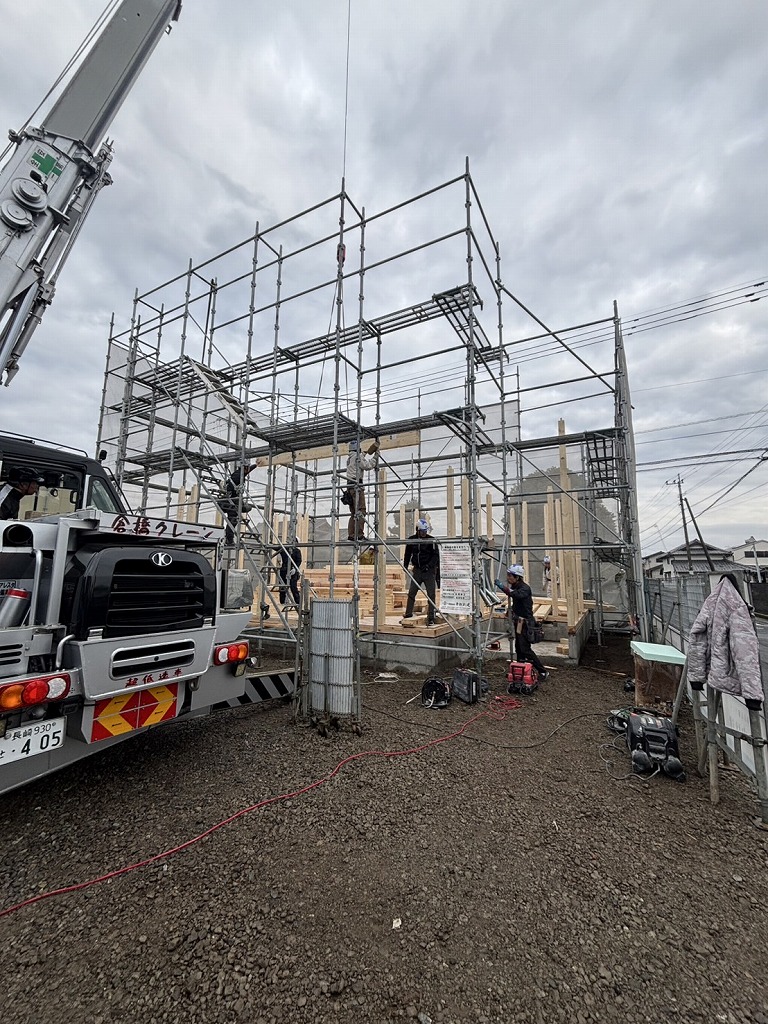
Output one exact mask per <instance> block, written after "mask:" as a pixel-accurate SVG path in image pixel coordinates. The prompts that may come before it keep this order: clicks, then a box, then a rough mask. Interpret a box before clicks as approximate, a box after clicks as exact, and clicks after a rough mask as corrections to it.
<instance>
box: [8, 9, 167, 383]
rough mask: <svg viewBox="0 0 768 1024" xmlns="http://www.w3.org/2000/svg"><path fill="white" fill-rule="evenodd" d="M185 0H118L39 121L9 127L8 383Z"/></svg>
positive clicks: (47, 302) (106, 176)
mask: <svg viewBox="0 0 768 1024" xmlns="http://www.w3.org/2000/svg"><path fill="white" fill-rule="evenodd" d="M180 10H181V0H123V2H122V3H121V4H120V6H119V7H118V8H117V10H116V11H115V13H114V14H113V16H112V17H111V18H110V20H109V22H108V23H107V25H106V26H105V28H104V30H103V31H102V33H101V35H100V36H99V38H98V39H97V40H96V42H95V43H94V44H93V46H92V47H91V49H90V51H89V52H88V54H87V56H86V57H85V59H84V61H83V63H82V64H81V65H80V67H79V68H78V70H77V72H76V73H75V74H74V75H73V77H72V78H71V80H70V81H69V83H68V85H67V86H66V88H65V90H64V92H63V93H62V94H61V96H60V97H59V99H58V100H57V101H56V103H55V104H54V105H53V107H52V108H51V110H50V111H49V113H48V115H47V116H46V118H45V121H44V124H43V126H42V127H40V128H26V129H24V130H23V131H21V132H18V133H14V132H12V133H11V140H12V141H13V142H14V143H15V144H16V149H15V150H14V152H13V154H12V155H11V157H10V159H9V160H8V162H7V163H6V165H5V167H4V168H3V169H2V171H0V375H2V374H5V377H6V380H5V383H6V384H8V383H9V381H10V380H11V378H12V377H13V376H14V375H15V373H16V372H17V371H18V361H19V358H20V356H21V354H22V353H23V351H24V349H25V347H26V345H27V343H28V341H29V339H30V337H31V335H32V332H33V331H34V329H35V327H36V326H37V324H38V323H39V322H40V318H41V316H42V314H43V313H44V311H45V309H46V308H47V306H48V305H49V304H50V302H51V300H52V298H53V292H54V288H55V281H56V278H57V276H58V273H59V271H60V269H61V267H62V265H63V263H64V261H65V260H66V258H67V255H68V254H69V251H70V249H71V246H72V242H73V241H74V238H75V236H76V234H77V232H78V231H79V229H80V227H81V226H82V222H83V220H84V219H85V217H86V216H87V214H88V212H89V210H90V208H91V205H92V203H93V200H94V199H95V197H96V195H97V194H98V192H99V190H100V189H101V188H102V187H103V186H104V185H107V184H109V183H110V181H111V179H110V177H109V175H108V173H107V167H108V166H109V163H110V161H111V159H112V150H111V147H110V146H109V145H105V144H103V140H104V136H105V134H106V132H107V130H108V128H109V125H110V124H111V123H112V120H113V119H114V117H115V115H116V114H117V112H118V110H119V109H120V106H121V105H122V102H123V100H124V99H125V97H126V96H127V95H128V93H129V92H130V90H131V88H132V87H133V85H134V83H135V81H136V79H137V78H138V76H139V74H140V73H141V71H142V69H143V67H144V65H145V64H146V62H147V60H148V59H149V57H150V55H151V54H152V51H153V50H154V48H155V46H156V45H157V43H158V42H159V40H160V38H161V36H162V35H163V34H164V33H165V32H166V30H167V29H168V27H169V25H170V23H171V22H172V21H176V20H177V19H178V16H179V12H180Z"/></svg>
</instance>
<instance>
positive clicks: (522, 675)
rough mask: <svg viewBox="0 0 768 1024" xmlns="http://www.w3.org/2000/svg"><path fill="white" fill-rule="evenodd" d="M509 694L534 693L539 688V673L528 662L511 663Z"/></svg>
mask: <svg viewBox="0 0 768 1024" xmlns="http://www.w3.org/2000/svg"><path fill="white" fill-rule="evenodd" d="M507 679H508V680H509V686H508V687H507V693H523V694H525V693H533V691H534V690H537V689H538V686H539V673H538V672H537V671H536V669H535V668H534V667H533V665H531V664H530V663H529V662H527V661H510V663H509V671H508V672H507Z"/></svg>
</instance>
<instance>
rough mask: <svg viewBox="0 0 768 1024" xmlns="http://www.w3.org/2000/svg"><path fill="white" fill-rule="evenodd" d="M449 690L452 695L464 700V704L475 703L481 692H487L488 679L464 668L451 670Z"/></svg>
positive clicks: (481, 694)
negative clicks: (451, 676) (451, 677)
mask: <svg viewBox="0 0 768 1024" xmlns="http://www.w3.org/2000/svg"><path fill="white" fill-rule="evenodd" d="M451 690H452V691H453V695H454V697H457V698H458V699H459V700H462V701H464V703H465V704H477V702H478V701H479V700H480V698H481V697H482V696H483V694H485V693H487V692H488V681H487V680H486V679H484V678H483V677H482V676H479V675H478V674H477V672H471V671H470V670H469V669H466V668H456V669H454V670H453V679H452V680H451Z"/></svg>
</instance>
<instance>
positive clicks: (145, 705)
mask: <svg viewBox="0 0 768 1024" xmlns="http://www.w3.org/2000/svg"><path fill="white" fill-rule="evenodd" d="M178 697H179V684H178V683H167V684H165V685H163V686H151V687H150V688H149V689H148V690H133V691H132V692H131V693H121V694H120V695H119V696H117V697H107V698H105V699H104V700H98V701H96V704H95V705H94V709H93V722H92V725H91V737H90V741H91V743H95V742H96V741H97V740H106V739H109V737H110V736H122V735H123V734H124V733H127V732H133V731H134V730H135V729H143V728H144V727H145V726H148V725H158V724H159V723H160V722H164V721H166V720H167V719H169V718H175V717H176V705H177V702H178Z"/></svg>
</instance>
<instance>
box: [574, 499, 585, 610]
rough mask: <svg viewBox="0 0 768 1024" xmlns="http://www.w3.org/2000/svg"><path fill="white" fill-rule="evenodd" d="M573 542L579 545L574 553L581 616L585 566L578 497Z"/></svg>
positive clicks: (577, 596)
mask: <svg viewBox="0 0 768 1024" xmlns="http://www.w3.org/2000/svg"><path fill="white" fill-rule="evenodd" d="M573 499H574V500H573V542H574V544H576V545H577V550H576V551H574V558H575V560H576V603H577V607H578V609H579V615H581V614H582V612H583V611H584V564H583V562H582V558H581V506H580V505H579V500H578V498H577V497H576V495H574V496H573Z"/></svg>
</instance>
